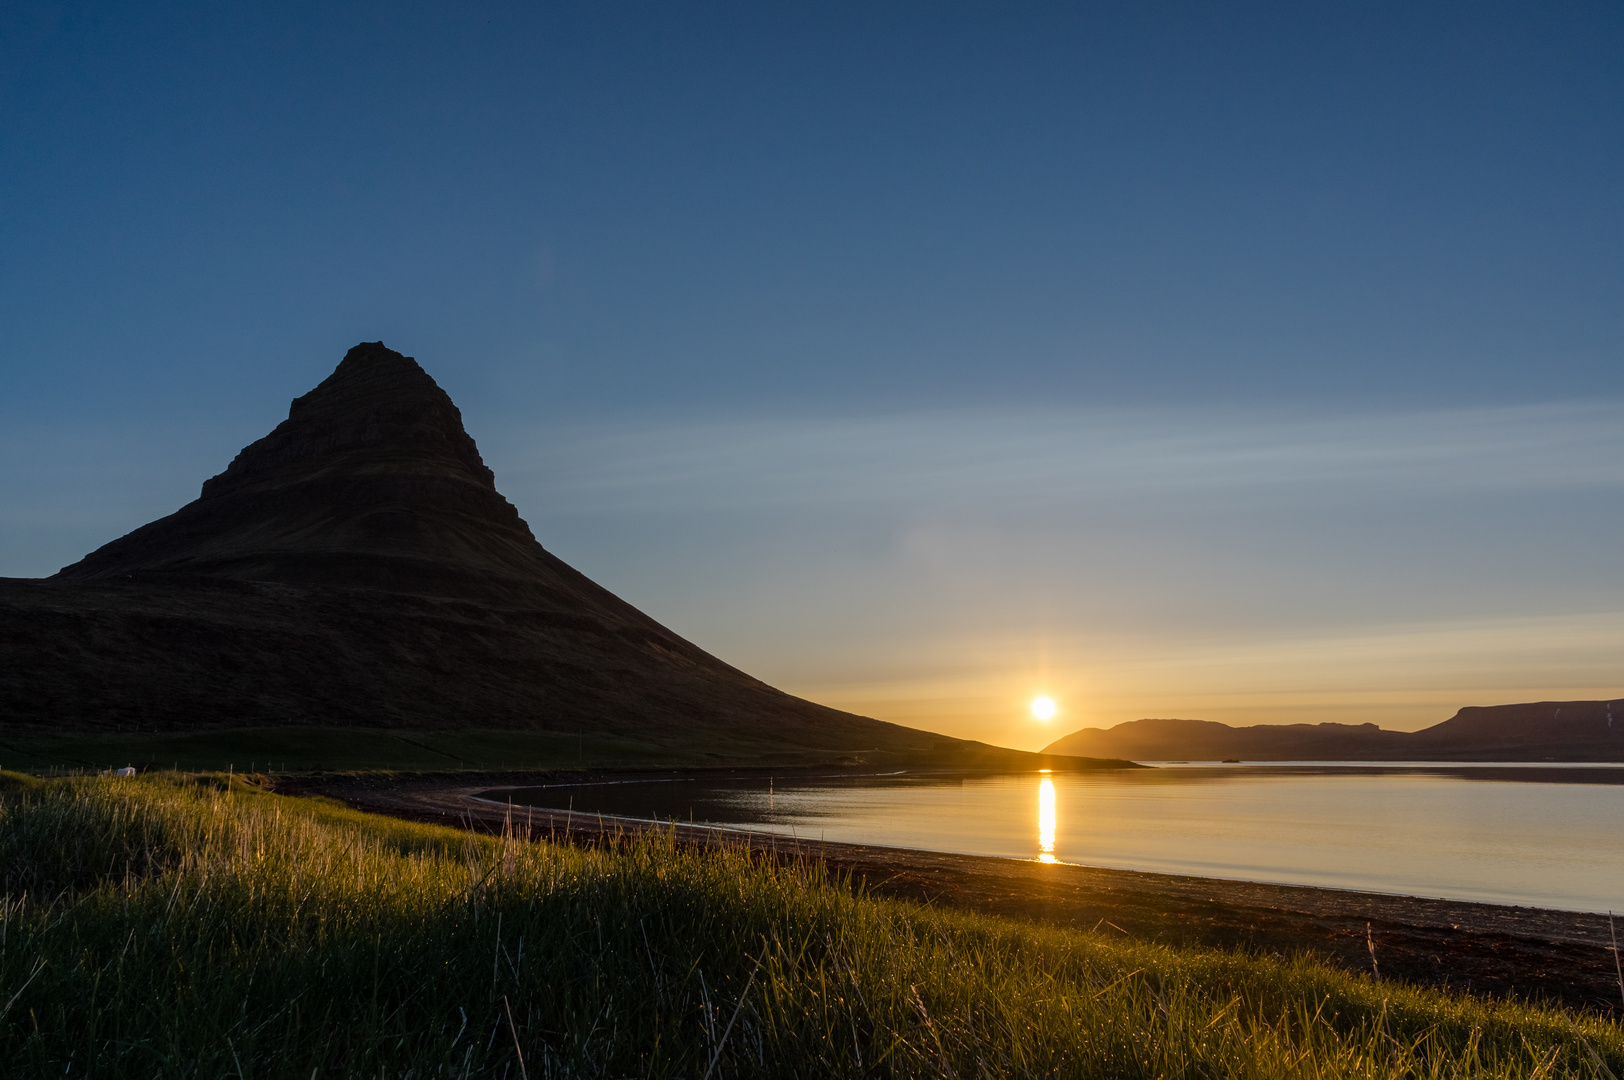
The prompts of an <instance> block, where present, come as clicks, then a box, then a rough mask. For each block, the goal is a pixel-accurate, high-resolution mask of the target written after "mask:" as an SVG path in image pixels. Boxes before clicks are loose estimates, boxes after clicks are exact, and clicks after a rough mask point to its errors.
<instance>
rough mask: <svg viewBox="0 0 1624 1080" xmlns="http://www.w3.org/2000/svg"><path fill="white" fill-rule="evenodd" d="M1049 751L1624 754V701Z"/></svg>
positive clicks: (1344, 756) (1196, 755) (1137, 735)
mask: <svg viewBox="0 0 1624 1080" xmlns="http://www.w3.org/2000/svg"><path fill="white" fill-rule="evenodd" d="M1044 752H1045V753H1049V754H1090V755H1107V756H1110V757H1124V758H1130V759H1132V760H1135V761H1183V760H1190V761H1223V760H1225V759H1226V758H1227V759H1236V760H1241V761H1596V762H1605V761H1624V700H1619V699H1614V700H1611V701H1537V702H1530V703H1527V704H1521V705H1474V706H1468V707H1467V708H1464V709H1461V710H1460V711H1459V712H1457V713H1456V714H1455V715H1454V716H1452V717H1450V718H1449V719H1448V720H1445V721H1444V722H1443V723H1440V724H1434V725H1433V726H1432V727H1429V728H1425V729H1423V730H1421V731H1385V730H1383V729H1382V728H1379V727H1377V726H1376V725H1375V724H1258V725H1255V726H1252V727H1230V726H1229V725H1228V724H1219V723H1215V722H1213V721H1210V720H1171V719H1168V720H1134V721H1131V722H1129V723H1126V724H1118V725H1116V726H1115V727H1112V728H1083V729H1082V730H1081V731H1074V732H1072V733H1071V734H1070V735H1067V736H1066V737H1065V738H1062V739H1056V740H1055V741H1054V742H1052V743H1050V744H1049V745H1048V746H1046V747H1045V748H1044Z"/></svg>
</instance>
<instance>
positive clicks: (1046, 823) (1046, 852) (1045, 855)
mask: <svg viewBox="0 0 1624 1080" xmlns="http://www.w3.org/2000/svg"><path fill="white" fill-rule="evenodd" d="M1038 862H1049V863H1052V862H1054V781H1053V780H1050V779H1049V778H1048V777H1047V776H1045V777H1044V778H1043V779H1042V780H1039V781H1038Z"/></svg>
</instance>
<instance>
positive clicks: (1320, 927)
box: [279, 774, 1621, 1015]
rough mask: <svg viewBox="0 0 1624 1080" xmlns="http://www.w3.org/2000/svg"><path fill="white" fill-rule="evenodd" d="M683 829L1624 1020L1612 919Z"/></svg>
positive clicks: (557, 819) (903, 894)
mask: <svg viewBox="0 0 1624 1080" xmlns="http://www.w3.org/2000/svg"><path fill="white" fill-rule="evenodd" d="M544 779H546V778H544V777H537V776H533V775H525V776H515V775H513V774H489V775H482V776H468V775H463V776H458V777H439V778H435V777H421V778H410V779H372V778H358V777H347V778H328V779H307V780H300V781H294V782H291V783H285V784H282V785H279V789H280V790H285V791H287V792H288V793H289V794H322V795H327V796H330V797H332V798H336V799H339V800H341V801H342V802H345V803H347V804H348V805H350V806H353V807H355V808H357V809H360V810H366V811H370V812H373V813H379V814H387V815H390V816H394V817H402V818H409V819H412V820H418V821H432V822H438V823H443V824H449V825H462V826H465V827H474V828H479V829H484V830H495V829H499V828H501V827H502V824H503V821H504V817H505V813H506V812H505V808H503V807H500V806H496V805H493V804H492V803H490V802H487V801H482V800H479V799H478V798H477V796H478V795H479V794H480V793H481V792H486V791H489V790H490V789H492V788H493V787H516V786H524V785H527V784H535V783H539V782H542V781H543V780H544ZM515 820H516V822H517V824H518V825H520V826H522V827H524V828H527V829H528V830H529V831H530V832H531V834H532V835H535V836H538V837H542V836H545V837H551V838H555V839H567V840H568V841H570V842H572V843H599V842H602V841H603V840H604V839H606V838H607V837H610V836H614V835H624V834H625V833H627V832H636V831H638V830H641V829H645V828H650V827H651V826H649V825H648V824H647V823H642V822H636V821H632V820H629V819H619V818H600V817H598V816H596V815H591V816H588V815H582V814H578V813H564V812H559V811H548V810H542V809H539V808H538V809H535V810H533V811H527V810H516V811H515ZM658 827H659V828H661V829H669V828H673V827H672V826H664V825H662V826H658ZM674 828H675V830H676V833H677V836H678V839H679V841H681V842H686V843H693V844H713V843H718V842H731V843H741V844H748V845H749V846H751V847H752V848H755V849H757V850H760V851H763V852H767V853H771V854H773V855H775V856H777V857H779V858H783V859H793V858H813V859H818V860H821V861H823V862H824V863H826V864H827V865H828V866H829V868H830V869H831V870H833V871H835V872H837V873H840V874H848V875H850V876H851V878H852V879H853V881H854V882H860V883H861V884H862V885H863V887H865V888H866V889H867V890H868V891H869V892H871V893H874V894H877V895H880V896H890V897H899V898H905V899H909V900H916V901H923V902H925V903H930V904H937V905H940V906H943V907H955V908H965V909H969V910H973V911H981V912H987V913H990V914H996V915H1004V916H1009V917H1012V918H1018V919H1028V920H1032V921H1035V922H1042V923H1047V924H1051V925H1057V926H1069V927H1078V928H1081V929H1084V930H1091V929H1098V930H1104V931H1107V932H1111V933H1121V934H1125V935H1127V936H1130V937H1135V938H1141V939H1146V940H1152V941H1161V942H1167V943H1169V944H1199V945H1214V946H1222V947H1244V948H1247V949H1253V950H1258V951H1262V952H1272V953H1279V954H1281V955H1291V954H1294V953H1298V952H1308V953H1312V954H1314V955H1317V956H1319V957H1322V958H1324V959H1326V960H1328V961H1331V962H1332V963H1335V964H1338V965H1340V966H1342V967H1345V968H1347V969H1349V970H1353V971H1363V972H1368V971H1370V966H1371V957H1370V952H1369V950H1368V948H1367V944H1366V927H1367V925H1368V927H1369V934H1370V939H1371V940H1372V941H1373V942H1374V944H1375V949H1376V960H1377V962H1378V963H1379V964H1380V966H1381V974H1382V976H1383V977H1384V978H1394V979H1403V980H1406V981H1409V982H1415V983H1420V984H1425V985H1431V986H1444V987H1451V988H1455V989H1461V990H1466V991H1470V992H1472V993H1474V994H1478V995H1481V996H1484V997H1488V998H1492V999H1498V998H1503V997H1506V996H1516V997H1522V998H1543V999H1549V1000H1555V1001H1560V1002H1563V1003H1565V1004H1568V1005H1571V1006H1577V1007H1582V1008H1586V1009H1595V1010H1601V1011H1607V1012H1612V1013H1614V1014H1615V1015H1616V1014H1618V1013H1619V1011H1620V1009H1619V1005H1620V1000H1621V997H1620V987H1619V982H1618V977H1617V973H1616V969H1615V968H1614V962H1613V954H1612V952H1611V950H1610V938H1609V927H1608V919H1607V916H1605V915H1591V914H1585V913H1580V912H1570V911H1552V910H1547V909H1544V908H1523V907H1508V906H1502V905H1496V904H1474V903H1464V902H1458V901H1450V900H1436V899H1426V898H1423V897H1410V896H1387V895H1382V894H1377V893H1359V892H1347V891H1343V890H1338V889H1319V888H1310V887H1303V886H1293V885H1268V884H1257V883H1253V882H1244V881H1225V880H1220V879H1215V878H1198V877H1178V876H1174V875H1170V874H1150V873H1141V872H1137V871H1130V870H1107V869H1102V868H1099V867H1091V866H1073V865H1060V864H1043V863H1038V862H1027V861H1023V860H1019V859H998V858H989V857H984V856H976V855H953V854H943V853H938V852H929V851H911V850H906V849H900V848H882V847H869V846H863V845H855V844H837V843H830V842H822V841H808V840H800V841H792V840H787V839H784V838H782V837H773V836H767V835H763V834H759V833H748V832H739V831H729V830H719V829H711V828H704V827H694V826H686V825H679V826H675V827H674Z"/></svg>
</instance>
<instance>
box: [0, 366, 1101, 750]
mask: <svg viewBox="0 0 1624 1080" xmlns="http://www.w3.org/2000/svg"><path fill="white" fill-rule="evenodd" d="M649 543H650V544H651V545H653V544H657V543H658V538H657V537H650V538H649ZM290 726H291V727H322V728H331V727H338V726H351V727H360V728H377V729H392V730H412V729H416V730H423V731H430V730H432V731H438V732H445V731H457V730H475V729H478V730H490V729H514V730H527V731H539V732H554V733H563V734H568V735H570V736H576V735H578V734H584V736H591V737H611V738H619V739H622V740H634V741H640V742H642V743H645V744H647V745H649V746H653V747H655V748H662V747H663V748H671V749H672V750H679V749H680V750H681V751H682V752H683V753H684V754H685V755H686V756H687V757H688V758H689V759H692V758H693V757H694V756H696V755H698V756H700V757H706V756H708V757H713V758H717V759H740V758H750V757H760V756H774V755H778V756H782V755H785V754H803V755H804V754H813V755H816V756H822V757H824V758H835V759H838V758H840V757H846V758H849V759H851V760H868V759H870V758H871V757H872V755H874V754H880V755H882V756H884V757H886V758H887V759H891V760H894V759H896V758H897V757H898V756H902V757H907V756H910V755H911V756H915V757H918V756H920V755H935V756H937V757H944V758H951V759H953V760H956V761H963V762H972V761H980V760H983V759H986V760H989V761H990V760H992V759H996V760H998V761H1010V762H1013V761H1016V760H1019V761H1023V762H1025V761H1035V760H1036V759H1035V757H1034V756H1033V755H1026V754H1020V753H1018V752H1016V751H1007V750H1001V749H998V748H994V747H989V746H986V745H985V744H981V743H972V742H965V741H962V740H958V739H952V738H948V737H947V736H943V735H937V734H934V733H931V732H925V731H919V730H915V729H912V728H906V727H902V726H900V725H896V724H889V723H884V722H881V721H878V720H873V719H870V718H868V717H863V716H856V715H853V714H851V713H846V712H841V711H839V710H837V709H831V708H826V707H825V706H822V705H818V704H815V703H813V702H810V701H806V700H803V699H801V698H797V697H793V696H791V695H789V694H786V693H783V692H782V691H780V690H777V689H774V688H773V687H771V686H768V685H767V684H765V683H763V682H761V681H760V680H758V679H755V678H752V677H751V676H749V675H747V674H745V673H744V672H742V671H739V670H738V669H737V668H734V667H732V666H730V665H728V664H726V663H724V662H723V661H721V660H719V659H717V658H716V657H714V656H712V655H710V654H709V653H707V652H705V651H704V650H703V649H701V648H699V647H698V646H696V645H694V644H692V643H691V642H688V641H686V640H684V639H683V638H682V637H680V636H679V635H677V634H676V633H674V632H672V631H671V630H669V629H667V628H666V627H664V626H662V625H660V624H659V623H658V622H656V621H655V620H653V619H651V618H649V617H648V616H647V615H645V614H643V613H642V612H641V611H638V610H637V609H636V608H634V607H632V606H631V605H630V604H628V603H626V602H625V601H624V600H621V599H620V598H619V597H617V596H615V595H613V594H612V593H610V592H609V591H608V590H606V589H604V588H602V587H601V586H599V585H597V584H595V583H594V582H592V581H590V580H588V579H587V578H586V577H585V576H584V575H582V574H581V573H579V572H578V571H576V570H575V569H573V568H572V567H570V566H568V565H566V564H565V563H564V562H563V561H562V560H560V559H558V558H557V557H556V556H554V555H553V554H551V553H550V552H548V551H547V550H545V549H544V548H543V547H542V546H541V544H539V543H537V541H536V539H535V537H534V536H533V535H532V534H531V531H530V528H529V526H528V525H526V524H525V522H524V521H523V520H522V519H521V518H520V517H519V513H518V511H517V510H516V509H514V507H513V505H512V504H511V503H509V502H508V501H507V500H506V499H504V498H503V497H502V495H501V494H500V493H499V492H498V491H497V489H496V484H495V477H494V476H493V475H492V473H491V470H490V469H488V468H487V467H486V466H485V463H484V461H483V460H482V459H481V458H480V455H479V451H478V449H477V448H476V446H475V445H474V441H473V439H472V438H470V437H469V436H468V433H467V432H466V431H465V430H464V428H463V423H462V415H461V413H460V412H458V410H457V407H456V406H455V405H454V404H453V403H452V401H451V399H450V398H449V397H448V396H447V395H446V393H445V392H444V391H443V390H442V389H440V387H439V386H438V385H436V384H435V382H434V380H433V379H432V378H430V377H429V375H428V374H427V373H426V372H425V371H424V370H423V369H422V368H421V367H419V366H418V364H417V363H416V362H415V361H414V360H412V359H411V358H410V357H406V356H402V355H401V354H400V353H397V352H395V351H393V350H391V349H388V348H385V347H384V346H383V344H382V343H373V344H362V345H358V346H356V347H355V348H354V349H351V350H350V352H349V354H348V355H347V356H345V358H344V360H343V362H342V363H341V364H339V365H338V368H337V370H335V371H334V372H333V373H332V375H330V376H329V377H328V378H327V379H326V380H325V381H323V382H322V383H321V385H319V386H317V387H316V388H315V389H314V390H312V391H311V392H310V393H308V394H305V395H304V396H302V397H300V398H297V399H295V400H294V402H293V404H292V406H291V408H290V409H289V411H288V418H287V420H285V421H283V422H282V423H281V424H280V425H278V426H277V428H276V429H275V430H274V431H272V432H271V433H270V434H269V435H267V436H265V437H264V438H262V439H260V440H258V441H257V442H254V443H253V444H251V445H250V446H248V447H247V448H245V449H244V450H243V451H242V452H241V453H240V454H238V455H237V457H236V459H235V460H234V461H232V462H231V464H230V466H229V467H228V468H227V469H226V470H225V471H224V472H222V473H221V474H220V475H218V476H216V477H214V478H213V479H211V480H209V481H208V482H206V483H205V484H204V485H203V489H202V493H201V494H200V496H199V497H198V498H197V499H196V500H195V501H194V502H191V503H189V504H187V505H186V506H184V507H182V508H181V509H179V510H177V511H176V512H175V513H173V514H171V515H169V516H168V517H165V518H162V519H160V520H158V521H154V522H152V523H150V524H148V525H144V526H142V527H141V528H139V529H136V530H135V531H134V532H132V533H130V534H129V535H127V536H124V537H121V538H120V539H117V540H114V541H113V542H111V543H109V544H107V545H105V546H104V547H101V548H99V549H97V550H96V551H93V552H91V553H90V554H89V555H86V556H85V557H84V558H83V559H81V560H80V561H78V562H76V563H74V564H73V565H71V566H68V567H65V568H64V569H63V570H62V571H61V572H60V573H58V574H57V575H55V576H54V577H52V578H48V579H44V580H32V579H28V580H24V579H0V733H5V734H16V733H18V732H27V731H36V732H50V733H62V732H70V733H71V732H79V733H96V732H106V733H112V732H129V731H131V730H136V731H141V732H153V731H156V732H186V731H219V730H223V729H234V728H235V729H243V728H254V729H263V728H267V727H290ZM1074 764H1078V765H1083V764H1086V763H1074Z"/></svg>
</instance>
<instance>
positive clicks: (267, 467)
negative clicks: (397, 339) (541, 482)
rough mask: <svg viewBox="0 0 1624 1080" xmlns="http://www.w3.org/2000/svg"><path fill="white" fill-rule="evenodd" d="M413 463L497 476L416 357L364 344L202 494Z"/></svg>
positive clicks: (487, 480) (486, 480)
mask: <svg viewBox="0 0 1624 1080" xmlns="http://www.w3.org/2000/svg"><path fill="white" fill-rule="evenodd" d="M368 462H370V463H372V464H374V465H379V466H386V465H389V464H393V465H396V466H403V465H410V466H413V467H416V468H419V469H425V468H426V469H436V468H437V469H441V470H444V471H445V472H446V473H447V474H454V473H459V472H460V473H463V474H465V475H466V477H467V479H469V480H471V481H473V482H476V483H479V484H482V485H483V486H485V487H488V488H491V489H493V490H494V489H495V487H496V480H495V477H494V476H493V475H492V473H491V471H490V469H488V468H486V467H485V463H484V461H482V460H481V459H480V456H479V450H478V448H477V447H476V446H475V445H474V440H473V439H471V438H469V436H468V433H467V431H465V430H464V429H463V426H462V413H461V412H460V411H459V410H458V409H457V407H456V405H454V404H452V402H451V398H450V397H449V396H448V395H447V394H446V392H445V391H444V390H442V389H440V387H439V386H438V385H437V384H436V383H435V381H434V380H433V379H432V378H430V377H429V374H428V372H426V371H424V370H423V369H422V368H421V367H420V366H418V363H417V361H416V360H414V359H412V358H411V357H410V356H402V355H401V354H400V353H398V352H395V351H394V350H393V349H390V348H387V347H386V346H385V345H384V344H383V342H381V341H378V342H363V343H362V344H360V345H357V346H356V347H355V348H353V349H351V350H350V351H349V353H348V354H346V355H345V357H344V360H343V362H342V363H340V364H339V365H338V368H337V369H336V370H335V371H334V372H333V373H332V374H331V375H329V376H328V377H327V378H326V379H324V380H322V382H321V385H319V386H317V387H316V388H315V389H314V390H312V391H310V392H309V393H308V394H305V395H304V396H302V397H297V398H294V399H293V404H292V406H291V407H290V408H289V409H288V418H287V419H286V420H284V421H283V422H282V423H281V424H279V425H278V426H277V428H276V430H274V431H272V432H271V433H270V434H269V435H267V436H265V437H264V438H263V439H260V440H259V441H258V442H255V443H253V444H251V445H250V446H248V447H247V448H245V449H244V450H243V451H242V453H240V454H238V455H237V458H236V460H235V461H233V462H232V463H231V465H230V467H229V468H227V469H226V471H225V472H223V473H221V474H220V475H219V476H216V477H215V478H214V479H212V480H210V481H208V482H207V483H205V484H204V485H203V496H204V497H205V498H208V497H210V496H214V495H223V494H225V493H226V492H229V491H233V490H237V489H240V488H242V487H244V486H249V485H253V484H255V483H264V482H272V483H274V482H275V480H276V478H277V477H278V476H280V475H283V474H285V473H287V472H289V471H294V472H297V471H301V470H308V469H309V468H311V467H312V466H316V465H320V466H324V467H329V468H331V467H345V466H349V467H352V468H353V467H356V466H361V465H363V463H368Z"/></svg>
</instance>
